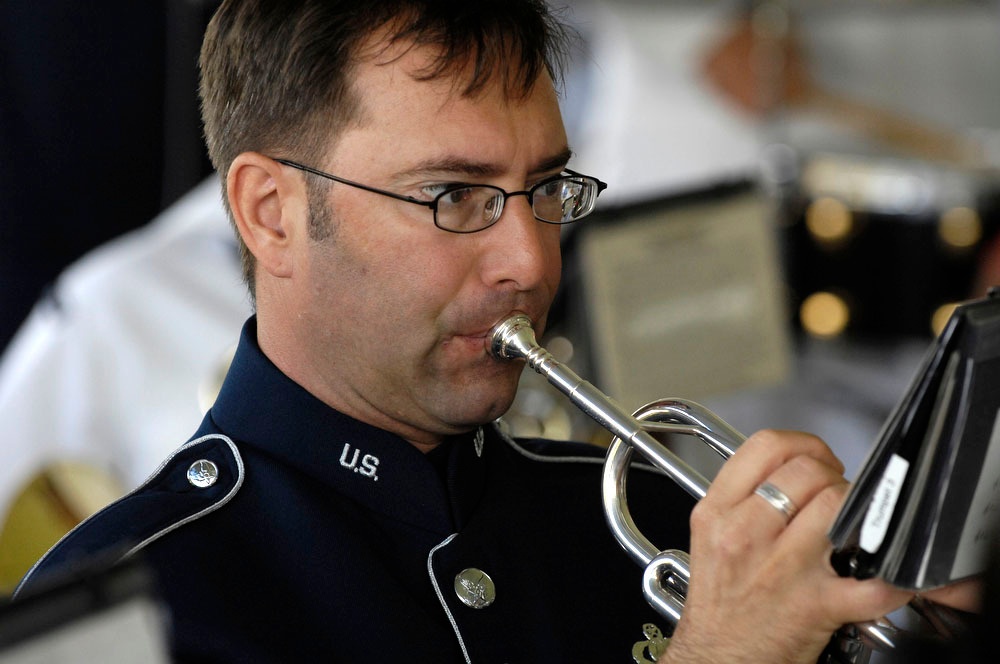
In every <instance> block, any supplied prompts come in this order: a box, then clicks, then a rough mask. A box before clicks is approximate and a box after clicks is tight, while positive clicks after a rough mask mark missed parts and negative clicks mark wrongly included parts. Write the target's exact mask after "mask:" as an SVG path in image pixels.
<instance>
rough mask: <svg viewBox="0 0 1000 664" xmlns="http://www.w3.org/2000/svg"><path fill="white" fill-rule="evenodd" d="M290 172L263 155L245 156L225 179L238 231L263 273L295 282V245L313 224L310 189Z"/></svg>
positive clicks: (233, 165)
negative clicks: (293, 279)
mask: <svg viewBox="0 0 1000 664" xmlns="http://www.w3.org/2000/svg"><path fill="white" fill-rule="evenodd" d="M290 170H291V169H288V168H285V167H284V166H282V165H281V164H279V163H278V162H276V161H274V160H273V159H271V158H269V157H265V156H264V155H262V154H260V153H257V152H244V153H242V154H240V155H239V156H237V157H236V158H235V159H234V160H233V163H232V164H231V165H230V166H229V174H228V176H227V177H226V192H227V195H228V196H229V204H230V206H231V208H232V212H233V221H234V222H235V224H236V230H237V231H238V232H239V234H240V236H241V237H242V238H243V242H245V243H246V245H247V248H248V249H249V250H250V253H252V254H253V255H254V257H255V258H256V259H257V266H258V268H259V269H263V270H265V271H266V272H267V273H268V274H270V275H272V276H274V277H289V276H291V274H292V266H293V255H292V249H293V248H294V242H295V240H296V239H297V236H298V234H299V233H303V232H305V231H306V223H307V220H308V216H307V215H308V209H309V206H308V198H307V195H306V190H305V184H304V183H303V182H302V178H300V177H295V174H294V173H291V172H290Z"/></svg>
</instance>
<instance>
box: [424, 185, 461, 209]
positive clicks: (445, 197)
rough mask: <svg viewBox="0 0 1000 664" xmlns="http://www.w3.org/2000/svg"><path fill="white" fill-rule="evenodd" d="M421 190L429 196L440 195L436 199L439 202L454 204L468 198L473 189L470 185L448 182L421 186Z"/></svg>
mask: <svg viewBox="0 0 1000 664" xmlns="http://www.w3.org/2000/svg"><path fill="white" fill-rule="evenodd" d="M421 191H423V192H424V193H425V194H427V195H428V196H430V197H431V198H438V197H439V196H440V198H439V199H438V202H439V203H445V204H450V205H456V204H458V203H463V202H465V201H467V200H469V199H470V198H471V197H472V191H473V190H472V189H471V188H470V187H463V186H461V185H458V184H455V183H448V184H432V185H428V186H426V187H422V188H421Z"/></svg>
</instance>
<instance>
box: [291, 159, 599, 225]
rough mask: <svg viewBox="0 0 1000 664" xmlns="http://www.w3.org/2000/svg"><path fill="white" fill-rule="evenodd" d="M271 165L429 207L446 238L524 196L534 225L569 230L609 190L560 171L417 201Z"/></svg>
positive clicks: (489, 221)
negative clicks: (516, 185)
mask: <svg viewBox="0 0 1000 664" xmlns="http://www.w3.org/2000/svg"><path fill="white" fill-rule="evenodd" d="M275 161H277V162H278V163H279V164H284V165H285V166H291V167H292V168H297V169H299V170H300V171H305V172H306V173H312V174H313V175H318V176H320V177H323V178H327V179H328V180H333V181H334V182H339V183H340V184H346V185H348V186H350V187H357V188H358V189H363V190H365V191H370V192H372V193H373V194H380V195H382V196H388V197H389V198H395V199H396V200H400V201H405V202H407V203H414V204H416V205H422V206H424V207H428V208H430V209H431V210H432V211H433V212H434V225H435V226H437V227H438V228H440V229H441V230H445V231H449V232H451V233H475V232H477V231H481V230H485V229H487V228H489V227H490V226H492V225H493V224H495V223H497V222H498V221H499V220H500V216H501V215H502V214H503V208H504V204H505V203H506V202H507V199H508V198H510V197H511V196H526V197H527V199H528V203H529V204H530V205H531V210H532V212H533V213H534V215H535V219H537V220H538V221H543V222H545V223H547V224H571V223H573V222H574V221H579V220H581V219H583V218H584V217H586V216H587V215H588V214H590V213H591V212H593V211H594V206H595V205H596V204H597V197H598V196H599V195H600V193H601V192H602V191H604V190H605V189H606V188H607V186H608V185H607V184H606V183H604V182H601V181H600V180H598V179H597V178H592V177H590V176H589V175H581V174H580V173H576V172H574V171H571V170H569V169H565V170H564V171H563V172H562V173H560V174H559V175H554V176H552V177H550V178H546V179H544V180H542V181H541V182H539V183H538V184H536V185H534V186H532V187H531V188H530V189H526V190H524V191H504V190H503V189H501V188H500V187H494V186H492V185H488V184H456V185H449V186H447V187H446V188H445V190H444V191H442V192H441V193H439V194H437V195H436V196H434V199H433V200H430V201H422V200H420V199H417V198H413V197H412V196H401V195H400V194H394V193H392V192H391V191H384V190H382V189H376V188H375V187H369V186H368V185H364V184H360V183H357V182H352V181H350V180H345V179H344V178H341V177H337V176H336V175H330V174H329V173H324V172H323V171H320V170H317V169H315V168H311V167H309V166H305V165H303V164H300V163H298V162H295V161H291V160H289V159H275Z"/></svg>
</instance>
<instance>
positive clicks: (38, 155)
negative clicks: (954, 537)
mask: <svg viewBox="0 0 1000 664" xmlns="http://www.w3.org/2000/svg"><path fill="white" fill-rule="evenodd" d="M216 4H217V2H214V1H208V0H203V1H199V0H160V1H158V2H157V1H149V2H142V3H134V2H124V1H122V0H107V1H106V2H101V3H91V4H86V3H84V4H81V3H71V2H68V1H66V2H62V1H56V0H34V1H32V2H27V1H24V0H20V1H19V0H7V1H3V2H0V76H2V79H0V84H2V88H3V94H2V95H0V141H2V143H0V210H2V212H0V252H2V255H0V312H2V315H0V348H2V349H3V350H4V355H3V358H2V360H0V422H2V424H0V426H2V431H3V434H2V438H0V468H3V469H4V470H2V471H0V473H2V475H0V478H2V479H3V482H2V484H0V510H2V511H3V512H4V513H7V512H8V511H10V512H11V514H14V516H12V517H10V518H8V519H7V520H6V524H5V526H4V530H3V531H2V532H0V587H8V586H9V585H11V584H12V583H13V582H15V581H16V579H17V578H19V576H20V574H22V573H23V570H24V569H25V566H26V565H27V564H30V561H32V560H34V559H35V558H37V556H38V555H40V554H41V553H42V552H43V551H44V550H45V547H46V546H47V545H48V544H49V543H51V541H53V540H54V539H55V538H57V537H58V535H59V534H60V533H61V532H64V531H65V530H66V529H67V528H69V527H71V526H72V525H73V523H75V522H76V521H78V520H79V519H80V518H81V517H82V516H84V515H86V514H87V513H89V512H90V511H92V510H93V509H94V508H95V506H98V505H100V504H103V503H104V502H106V501H107V500H109V499H110V498H111V497H113V496H114V495H117V494H118V493H120V492H121V491H123V490H125V489H127V488H130V487H132V486H135V485H136V484H137V483H138V482H140V481H141V480H142V478H143V477H145V475H146V474H148V473H149V472H151V471H152V469H154V468H155V467H156V466H157V465H158V463H159V460H160V459H161V458H162V457H163V456H164V455H166V454H168V453H169V451H170V450H171V449H173V448H174V447H176V446H177V445H178V444H180V443H181V442H183V441H184V440H185V439H186V437H187V435H188V434H190V433H191V432H192V431H193V430H194V428H195V427H196V426H197V424H198V421H199V419H200V417H201V415H202V413H203V412H204V409H205V408H207V406H208V405H210V403H211V400H212V398H213V394H214V392H213V390H214V388H215V386H217V384H218V380H219V377H220V376H221V375H222V373H223V372H224V370H225V367H226V364H227V361H228V355H227V353H228V352H229V351H230V349H231V345H232V343H234V342H235V340H236V338H237V336H238V333H239V329H240V325H241V324H242V322H243V320H244V318H245V317H246V315H248V313H249V306H248V304H247V302H246V298H245V296H244V294H243V289H242V286H241V285H240V283H239V275H238V268H237V265H236V260H235V255H234V252H233V246H234V245H233V243H232V241H231V240H229V239H228V235H227V234H228V229H227V228H226V222H225V218H224V215H223V212H222V208H221V204H220V202H219V200H218V189H217V187H216V185H214V184H210V183H208V182H207V181H206V178H208V177H209V175H210V168H209V165H208V163H207V159H206V158H205V156H204V149H203V146H202V143H201V133H200V126H199V120H198V109H197V98H196V86H197V67H196V62H197V52H198V49H199V46H200V39H201V33H202V31H203V29H204V26H205V24H206V23H207V20H208V18H209V17H210V15H211V12H212V10H213V9H214V7H215V6H216ZM557 4H558V3H557ZM566 16H567V18H569V19H570V20H571V22H573V23H574V24H575V25H576V27H577V29H578V30H579V32H580V34H581V36H582V38H583V41H582V47H581V49H580V51H579V52H578V53H577V54H576V56H575V58H574V62H573V66H572V67H571V69H570V71H569V73H568V76H567V80H566V82H565V83H566V84H565V88H566V89H565V93H564V95H563V107H564V112H565V117H566V122H567V127H568V130H569V134H570V139H571V142H572V144H573V148H574V150H575V152H576V157H575V158H574V161H573V167H574V168H575V169H577V170H579V171H582V172H585V173H588V174H593V175H595V176H597V177H599V178H601V179H603V180H605V181H606V182H608V183H609V188H608V190H607V191H606V192H605V194H603V195H602V198H601V202H600V207H599V210H600V212H599V213H597V215H596V218H595V219H594V220H593V223H592V222H591V220H588V221H587V223H586V224H581V225H580V226H578V227H569V228H568V229H567V231H566V235H565V237H564V248H565V254H566V274H565V278H564V287H563V290H562V292H561V293H560V296H559V298H558V300H557V302H556V306H555V309H554V315H553V317H552V325H551V329H550V331H549V333H548V334H547V335H546V338H545V339H544V340H543V341H544V343H545V344H546V345H547V346H548V347H549V349H550V350H551V351H552V352H553V353H554V354H556V355H557V356H559V357H560V358H561V359H564V360H566V361H568V362H569V363H570V364H571V365H572V366H573V367H574V368H575V369H576V370H577V371H578V372H579V373H580V374H581V375H584V376H586V377H588V379H589V380H591V381H592V382H593V383H595V384H596V385H598V386H600V387H601V388H602V389H603V390H604V391H606V392H607V393H609V394H611V395H613V396H614V397H616V398H617V399H618V400H619V402H620V403H622V404H624V405H625V406H626V408H628V409H634V408H637V407H638V406H639V405H641V404H643V403H646V402H648V401H651V400H653V399H656V398H659V397H667V396H670V397H686V398H690V399H695V400H698V401H700V402H702V403H704V404H706V405H707V406H709V407H711V408H713V409H714V410H716V411H717V412H718V413H719V414H720V415H721V416H722V417H723V418H724V419H727V420H728V421H730V423H732V424H733V425H734V426H735V427H736V428H737V429H740V430H742V431H744V432H747V433H749V432H752V431H754V430H756V429H758V428H761V427H765V426H770V427H783V428H796V429H806V430H810V431H814V432H816V433H818V434H820V435H822V436H823V437H824V438H826V439H827V440H828V442H830V443H831V445H832V446H833V447H834V448H835V450H837V451H838V453H840V454H841V455H842V456H843V457H844V459H845V462H846V464H847V467H848V474H849V476H850V475H851V474H852V473H853V472H855V471H856V469H857V467H858V465H859V464H860V463H861V462H862V460H863V458H864V456H865V454H866V452H867V450H868V449H869V448H870V446H871V444H872V442H873V441H874V440H875V438H876V437H877V435H878V431H879V428H880V427H881V424H882V422H884V420H885V419H886V417H887V416H888V414H889V413H890V412H891V410H892V408H893V407H894V405H895V404H896V403H897V401H898V400H899V398H900V397H901V395H902V394H903V392H904V391H905V389H906V386H907V384H908V383H909V381H910V380H911V378H912V377H913V376H914V373H915V372H916V371H917V369H918V368H919V365H920V362H921V359H922V357H923V355H924V354H925V352H926V349H927V347H928V345H929V344H930V343H931V341H932V340H933V338H934V335H935V334H936V332H937V331H938V330H940V328H941V325H942V324H943V321H944V320H946V319H947V315H948V312H949V311H950V307H953V306H954V304H955V303H957V302H960V301H962V300H966V299H968V298H972V297H977V296H980V295H982V294H984V293H985V291H986V288H987V287H988V286H989V285H991V284H995V283H998V282H1000V244H998V242H1000V241H998V239H997V229H998V225H1000V216H998V215H1000V209H998V208H1000V198H998V194H1000V172H998V167H1000V2H997V1H996V0H990V1H985V0H983V1H972V0H969V1H959V0H952V1H945V0H799V1H796V2H792V1H786V2H777V1H773V2H768V1H763V0H761V1H757V2H704V1H693V0H692V1H676V0H573V1H572V2H568V7H567V9H566ZM508 420H509V422H510V424H511V426H512V427H513V428H514V430H515V431H516V432H517V433H520V434H524V435H545V436H551V437H560V438H574V439H584V440H593V441H595V442H598V443H601V442H606V440H605V438H604V436H603V433H602V432H601V431H597V430H595V429H594V428H593V427H592V426H591V425H590V424H589V422H587V421H586V420H585V418H583V417H582V416H581V415H579V414H578V413H577V412H576V411H575V409H573V408H572V407H571V406H569V405H567V404H566V403H565V402H564V401H563V400H562V398H561V397H558V396H554V395H553V394H552V392H551V391H550V390H549V389H548V388H547V386H545V385H544V384H540V381H539V379H538V378H537V377H535V376H533V375H526V376H525V378H524V389H523V390H522V391H521V394H520V396H519V399H518V402H517V403H516V404H515V407H514V409H513V410H512V412H511V414H510V416H509V418H508ZM686 454H690V455H691V456H692V458H695V459H697V460H698V461H699V462H704V463H710V462H709V461H708V460H705V459H701V457H700V455H701V454H702V453H701V452H700V451H688V452H686ZM595 490H596V487H595ZM12 506H17V507H19V508H20V511H16V510H12V509H11V508H12ZM15 512H16V514H15ZM43 524H44V525H43ZM40 532H41V534H39V533H40Z"/></svg>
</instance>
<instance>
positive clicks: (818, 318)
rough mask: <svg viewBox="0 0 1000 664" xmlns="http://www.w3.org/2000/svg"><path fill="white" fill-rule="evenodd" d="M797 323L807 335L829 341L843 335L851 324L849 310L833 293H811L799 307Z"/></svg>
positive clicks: (841, 299)
mask: <svg viewBox="0 0 1000 664" xmlns="http://www.w3.org/2000/svg"><path fill="white" fill-rule="evenodd" d="M799 321H800V322H801V323H802V328H803V329H804V330H805V331H806V332H808V333H809V334H811V335H813V336H816V337H821V338H824V339H829V338H832V337H836V336H839V335H841V334H843V332H844V330H846V329H847V325H848V324H849V323H850V322H851V309H850V307H849V306H848V305H847V302H846V301H845V300H844V298H842V297H840V296H839V295H835V294H833V293H828V292H825V291H820V292H818V293H813V294H812V295H810V296H809V297H807V298H806V299H805V300H803V302H802V305H801V306H800V307H799Z"/></svg>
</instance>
